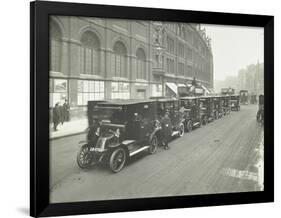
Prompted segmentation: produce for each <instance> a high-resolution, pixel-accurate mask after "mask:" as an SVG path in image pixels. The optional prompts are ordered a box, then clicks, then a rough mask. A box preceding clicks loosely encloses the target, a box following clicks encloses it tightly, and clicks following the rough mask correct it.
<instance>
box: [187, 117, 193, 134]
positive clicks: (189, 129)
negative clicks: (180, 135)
mask: <svg viewBox="0 0 281 218" xmlns="http://www.w3.org/2000/svg"><path fill="white" fill-rule="evenodd" d="M186 131H187V132H191V131H192V122H191V121H190V120H189V121H188V122H187V124H186Z"/></svg>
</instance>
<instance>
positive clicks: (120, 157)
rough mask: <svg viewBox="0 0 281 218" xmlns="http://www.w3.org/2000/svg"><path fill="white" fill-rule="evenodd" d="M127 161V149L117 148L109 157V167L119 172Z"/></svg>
mask: <svg viewBox="0 0 281 218" xmlns="http://www.w3.org/2000/svg"><path fill="white" fill-rule="evenodd" d="M125 162H126V151H125V149H124V148H117V149H115V150H114V151H113V152H112V153H111V156H110V159H109V167H110V169H111V171H112V172H114V173H118V172H119V171H121V170H122V169H123V167H124V165H125Z"/></svg>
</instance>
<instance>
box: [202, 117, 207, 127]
mask: <svg viewBox="0 0 281 218" xmlns="http://www.w3.org/2000/svg"><path fill="white" fill-rule="evenodd" d="M207 123H208V121H207V117H206V116H204V117H203V119H202V124H203V125H204V126H205V125H206V124H207Z"/></svg>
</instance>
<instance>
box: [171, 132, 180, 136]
mask: <svg viewBox="0 0 281 218" xmlns="http://www.w3.org/2000/svg"><path fill="white" fill-rule="evenodd" d="M179 133H180V132H179V131H173V132H172V137H173V136H175V135H178V134H179Z"/></svg>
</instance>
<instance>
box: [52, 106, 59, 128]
mask: <svg viewBox="0 0 281 218" xmlns="http://www.w3.org/2000/svg"><path fill="white" fill-rule="evenodd" d="M60 114H61V113H60V106H59V103H56V104H55V107H54V108H53V123H54V131H57V126H58V125H59V123H60V121H61V116H60Z"/></svg>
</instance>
